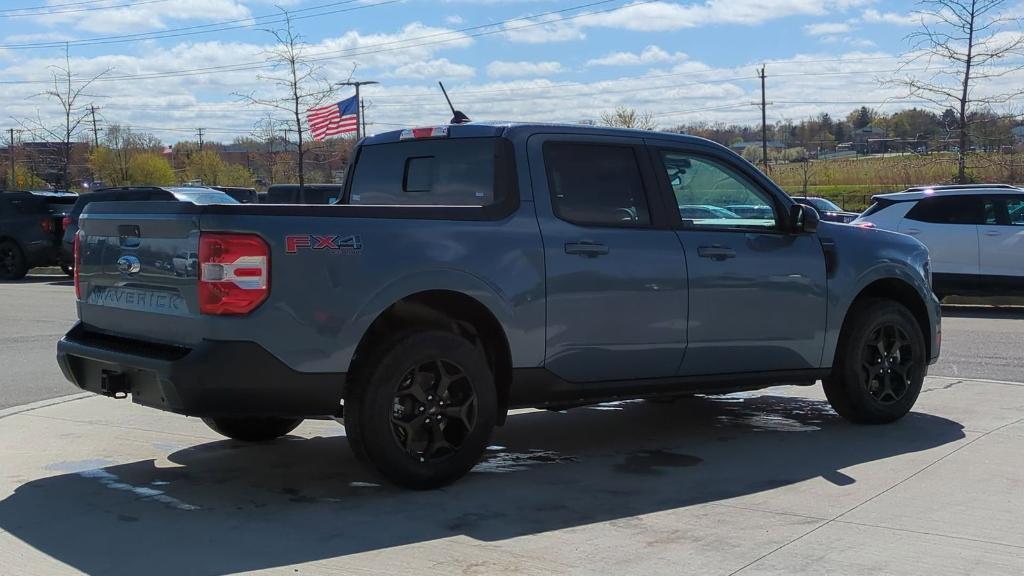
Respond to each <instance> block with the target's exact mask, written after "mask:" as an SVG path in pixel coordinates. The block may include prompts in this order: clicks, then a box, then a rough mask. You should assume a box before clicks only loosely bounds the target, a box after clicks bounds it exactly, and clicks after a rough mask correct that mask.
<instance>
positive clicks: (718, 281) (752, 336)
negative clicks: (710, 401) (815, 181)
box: [652, 145, 827, 376]
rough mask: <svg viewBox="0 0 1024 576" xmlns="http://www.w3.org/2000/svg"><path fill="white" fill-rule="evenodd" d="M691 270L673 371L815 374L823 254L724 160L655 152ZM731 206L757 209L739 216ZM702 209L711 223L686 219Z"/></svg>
mask: <svg viewBox="0 0 1024 576" xmlns="http://www.w3.org/2000/svg"><path fill="white" fill-rule="evenodd" d="M652 151H653V155H654V157H655V164H656V165H657V168H656V170H657V173H658V176H659V178H661V182H662V190H664V191H665V196H666V198H668V199H670V201H671V202H672V203H674V204H676V205H677V206H678V208H679V212H680V214H679V215H676V217H677V220H676V222H677V224H675V226H676V228H677V234H678V235H679V239H680V241H681V243H682V245H683V249H684V250H685V251H686V265H687V271H688V274H689V281H690V291H689V297H690V302H689V309H690V325H689V332H688V335H689V339H688V346H687V352H686V358H685V359H684V361H683V363H682V366H681V369H680V375H683V376H699V375H707V374H728V373H743V372H764V371H770V370H802V369H813V368H818V367H819V366H820V363H821V352H822V346H823V344H824V338H825V314H826V295H827V286H826V278H825V256H824V251H823V250H822V246H821V242H820V241H819V240H818V237H817V235H815V234H803V233H801V234H795V233H791V232H790V231H789V230H788V229H787V228H788V224H787V223H788V204H787V203H786V202H785V200H784V199H783V198H782V197H781V194H782V193H781V192H775V191H772V190H769V189H768V187H767V186H765V185H763V184H762V183H761V182H759V181H758V180H759V179H758V175H757V174H753V171H754V169H753V168H752V167H750V166H749V165H746V166H744V165H741V163H740V162H739V161H737V160H736V159H735V158H734V157H733V156H731V155H725V154H722V153H721V152H717V153H716V152H715V151H713V150H711V149H707V150H705V149H703V148H702V147H698V146H696V145H695V146H694V148H692V149H689V148H681V147H680V148H676V147H664V148H662V147H655V148H653V149H652ZM730 205H733V206H735V205H754V206H763V207H765V208H764V209H762V210H760V211H758V213H757V214H748V215H746V216H741V215H739V214H735V213H733V212H731V211H729V210H728V208H726V207H727V206H730ZM691 206H701V207H707V208H708V209H709V210H711V211H713V212H714V215H713V216H712V217H710V218H695V217H689V218H688V217H686V214H689V212H688V211H687V208H688V207H691Z"/></svg>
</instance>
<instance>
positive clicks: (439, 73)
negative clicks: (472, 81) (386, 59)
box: [388, 58, 476, 80]
mask: <svg viewBox="0 0 1024 576" xmlns="http://www.w3.org/2000/svg"><path fill="white" fill-rule="evenodd" d="M475 74H476V70H475V69H474V68H473V67H472V66H467V65H465V64H456V63H454V62H451V61H449V60H448V59H447V58H439V59H437V60H429V61H427V62H411V63H409V64H403V65H401V66H399V67H397V68H395V69H394V70H392V71H391V72H390V73H389V74H388V76H390V77H392V78H415V79H424V78H425V79H429V80H444V79H446V78H469V77H472V76H473V75H475Z"/></svg>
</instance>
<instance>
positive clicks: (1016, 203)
mask: <svg viewBox="0 0 1024 576" xmlns="http://www.w3.org/2000/svg"><path fill="white" fill-rule="evenodd" d="M1006 210H1007V212H1008V213H1009V222H1010V224H1011V225H1013V226H1024V196H1014V197H1012V198H1010V199H1008V200H1007V202H1006Z"/></svg>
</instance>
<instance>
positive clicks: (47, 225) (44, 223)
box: [39, 218, 57, 234]
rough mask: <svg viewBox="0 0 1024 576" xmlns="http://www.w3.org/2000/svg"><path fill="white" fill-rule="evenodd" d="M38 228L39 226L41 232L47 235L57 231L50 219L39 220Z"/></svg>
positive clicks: (55, 225)
mask: <svg viewBox="0 0 1024 576" xmlns="http://www.w3.org/2000/svg"><path fill="white" fill-rule="evenodd" d="M39 226H41V227H42V229H43V232H46V233H47V234H50V233H53V232H56V231H57V224H56V223H55V222H54V221H53V219H52V218H46V219H44V220H41V221H40V222H39Z"/></svg>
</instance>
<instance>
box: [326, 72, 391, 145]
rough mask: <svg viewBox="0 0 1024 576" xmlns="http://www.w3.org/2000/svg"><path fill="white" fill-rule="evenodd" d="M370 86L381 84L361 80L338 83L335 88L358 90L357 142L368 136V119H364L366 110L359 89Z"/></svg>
mask: <svg viewBox="0 0 1024 576" xmlns="http://www.w3.org/2000/svg"><path fill="white" fill-rule="evenodd" d="M370 84H380V82H376V81H374V80H361V81H358V82H357V81H355V80H348V81H346V82H338V83H336V84H335V86H353V87H355V89H356V114H357V117H356V140H359V139H360V138H362V137H363V136H365V135H366V119H365V118H364V117H363V113H364V112H365V110H366V109H365V108H364V107H363V100H362V97H361V96H360V95H359V87H360V86H369V85H370Z"/></svg>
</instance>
